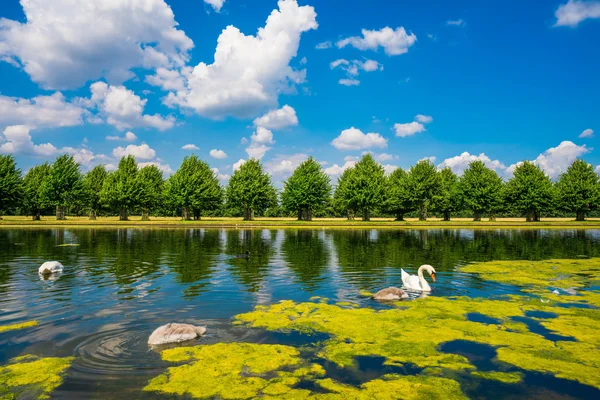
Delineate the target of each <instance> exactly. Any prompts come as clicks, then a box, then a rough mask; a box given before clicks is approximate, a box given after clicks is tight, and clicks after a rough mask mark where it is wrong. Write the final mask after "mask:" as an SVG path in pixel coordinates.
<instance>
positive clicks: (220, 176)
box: [211, 168, 231, 181]
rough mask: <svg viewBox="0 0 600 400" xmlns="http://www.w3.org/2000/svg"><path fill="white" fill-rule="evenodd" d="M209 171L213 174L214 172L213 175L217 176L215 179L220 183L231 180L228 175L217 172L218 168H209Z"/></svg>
mask: <svg viewBox="0 0 600 400" xmlns="http://www.w3.org/2000/svg"><path fill="white" fill-rule="evenodd" d="M211 169H212V171H213V172H214V173H215V174H216V175H217V178H218V179H219V180H220V181H226V180H227V179H229V178H231V176H230V175H229V174H222V173H221V172H220V171H219V168H211Z"/></svg>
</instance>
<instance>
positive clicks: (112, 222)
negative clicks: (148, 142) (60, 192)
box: [0, 216, 600, 229]
mask: <svg viewBox="0 0 600 400" xmlns="http://www.w3.org/2000/svg"><path fill="white" fill-rule="evenodd" d="M2 227H5V228H15V227H69V228H72V227H82V228H90V227H147V228H189V227H201V228H356V229H361V228H394V229H430V228H474V229H498V228H519V229H535V228H580V229H591V228H593V229H598V228H600V218H588V220H587V221H583V222H578V221H575V220H573V219H572V218H543V219H542V221H541V222H525V219H524V218H498V219H497V220H496V221H488V220H486V219H484V220H482V221H481V222H474V221H473V220H472V219H470V218H455V219H452V220H451V221H442V220H441V219H439V218H429V219H428V220H427V221H418V220H417V219H416V218H408V219H407V220H406V221H394V220H393V219H392V218H373V219H372V220H371V221H369V222H363V221H361V220H359V219H357V220H355V221H348V220H346V219H345V218H315V219H314V220H313V221H311V222H308V221H297V220H296V219H295V218H257V219H256V220H254V221H243V220H242V219H241V218H228V217H204V218H202V219H201V220H199V221H182V220H181V218H177V217H153V218H151V220H150V221H142V220H141V217H139V216H133V217H130V220H129V221H119V219H118V217H98V219H97V220H96V221H90V220H89V219H88V218H87V217H68V219H67V220H65V221H57V220H56V218H55V217H52V216H46V217H42V220H41V221H32V220H31V217H23V216H5V217H3V219H2V220H0V228H2Z"/></svg>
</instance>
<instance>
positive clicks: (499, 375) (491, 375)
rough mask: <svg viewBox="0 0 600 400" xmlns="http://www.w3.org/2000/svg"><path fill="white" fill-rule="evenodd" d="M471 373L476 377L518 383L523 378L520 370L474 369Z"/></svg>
mask: <svg viewBox="0 0 600 400" xmlns="http://www.w3.org/2000/svg"><path fill="white" fill-rule="evenodd" d="M471 375H473V376H476V377H477V378H481V379H487V380H490V381H497V382H502V383H519V382H521V381H522V380H523V374H521V373H520V372H497V371H489V372H482V371H475V372H472V373H471Z"/></svg>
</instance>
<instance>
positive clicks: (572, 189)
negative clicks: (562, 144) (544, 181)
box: [556, 160, 600, 221]
mask: <svg viewBox="0 0 600 400" xmlns="http://www.w3.org/2000/svg"><path fill="white" fill-rule="evenodd" d="M556 189H557V192H558V200H559V207H560V208H561V209H563V210H565V211H570V212H575V214H576V216H577V217H576V220H577V221H585V214H586V213H587V212H589V211H592V210H596V209H598V208H599V207H600V183H599V182H598V175H597V174H596V173H595V172H594V167H593V166H592V165H591V164H588V163H586V162H585V161H583V160H575V161H573V163H572V164H571V165H570V166H569V168H568V169H567V171H566V172H565V173H564V174H562V175H561V176H560V178H559V179H558V182H557V183H556Z"/></svg>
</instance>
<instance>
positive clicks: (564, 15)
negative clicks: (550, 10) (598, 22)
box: [554, 0, 600, 28]
mask: <svg viewBox="0 0 600 400" xmlns="http://www.w3.org/2000/svg"><path fill="white" fill-rule="evenodd" d="M554 15H555V16H556V22H555V23H554V26H570V27H571V28H575V27H576V26H577V25H579V23H580V22H582V21H584V20H586V19H595V18H600V1H580V0H569V2H567V3H566V4H562V5H560V6H559V7H558V8H557V9H556V12H555V13H554Z"/></svg>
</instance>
